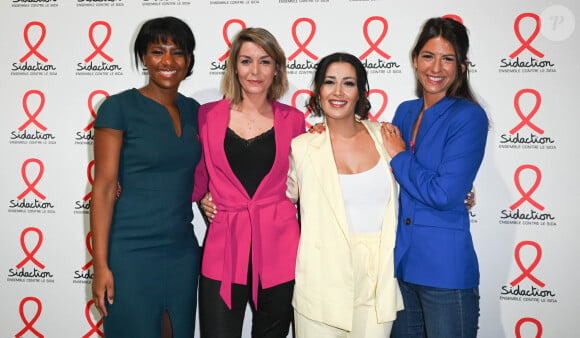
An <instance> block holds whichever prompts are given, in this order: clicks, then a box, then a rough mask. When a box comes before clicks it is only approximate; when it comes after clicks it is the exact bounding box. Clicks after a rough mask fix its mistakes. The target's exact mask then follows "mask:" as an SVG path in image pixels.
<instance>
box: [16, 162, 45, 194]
mask: <svg viewBox="0 0 580 338" xmlns="http://www.w3.org/2000/svg"><path fill="white" fill-rule="evenodd" d="M30 163H36V164H38V167H39V168H40V169H39V171H38V175H37V176H36V178H35V179H34V181H33V182H32V183H30V181H29V180H28V177H27V176H26V167H28V165H29V164H30ZM21 173H22V179H23V180H24V183H25V184H26V186H27V187H28V188H26V190H24V191H23V192H22V194H20V195H18V196H17V198H18V199H19V200H21V199H22V198H24V196H26V195H27V194H28V193H29V192H32V193H34V194H35V195H36V196H38V197H39V198H40V199H41V200H44V199H46V196H44V195H43V194H42V193H41V192H40V191H38V190H36V188H35V186H36V185H37V184H38V182H40V179H41V178H42V174H44V164H43V163H42V161H41V160H39V159H36V158H29V159H28V160H26V161H24V163H22V170H21Z"/></svg>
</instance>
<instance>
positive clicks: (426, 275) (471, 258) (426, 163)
mask: <svg viewBox="0 0 580 338" xmlns="http://www.w3.org/2000/svg"><path fill="white" fill-rule="evenodd" d="M422 108H423V99H422V98H420V99H416V100H412V101H406V102H403V103H402V104H401V105H399V107H398V108H397V111H396V112H395V117H394V119H393V124H395V125H396V126H397V127H399V129H400V130H401V133H402V136H403V139H404V140H405V143H407V150H406V151H404V152H401V153H399V154H397V155H396V156H395V157H394V158H393V159H392V160H391V167H392V168H393V173H394V175H395V178H396V180H397V181H398V182H399V184H400V195H399V222H398V226H397V241H396V247H395V274H396V276H397V278H399V279H402V280H404V281H406V282H409V283H414V284H419V285H426V286H433V287H440V288H448V289H467V288H473V287H476V286H478V285H479V265H478V262H477V256H476V254H475V249H474V247H473V241H472V239H471V233H470V225H469V214H468V211H467V209H466V207H465V205H464V200H465V197H466V195H467V193H468V192H469V191H470V190H471V189H472V186H473V181H474V179H475V175H476V174H477V171H478V169H479V166H480V165H481V161H482V160H483V154H484V151H485V142H486V139H487V132H488V120H487V115H486V114H485V111H484V110H483V109H482V108H481V107H480V106H478V105H477V104H474V103H472V102H470V101H467V100H463V99H460V98H458V99H456V98H450V97H445V98H443V99H441V100H440V101H439V102H437V103H436V104H435V105H433V106H431V107H430V108H429V109H427V110H426V111H425V112H424V114H423V120H422V122H421V125H420V127H419V131H418V134H417V138H416V140H415V141H416V142H415V143H416V144H415V145H413V147H411V145H410V141H411V140H412V135H413V124H414V123H415V121H416V120H417V117H418V116H419V113H420V112H421V109H422Z"/></svg>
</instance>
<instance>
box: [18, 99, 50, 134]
mask: <svg viewBox="0 0 580 338" xmlns="http://www.w3.org/2000/svg"><path fill="white" fill-rule="evenodd" d="M32 94H35V95H38V96H39V97H40V104H39V105H38V109H36V111H35V112H34V114H31V113H30V110H28V97H30V95H32ZM44 101H45V98H44V94H43V93H42V92H41V91H40V90H36V89H33V90H29V91H27V92H26V94H24V97H23V98H22V107H23V108H24V113H25V114H26V116H28V121H26V122H24V124H23V125H21V126H20V127H19V128H18V130H20V131H23V130H24V129H25V128H26V127H28V125H30V124H31V123H34V124H35V125H36V126H37V127H38V128H40V129H41V130H42V131H46V127H45V126H44V125H43V124H42V123H40V122H38V121H37V120H36V117H37V116H38V114H40V112H41V111H42V108H44Z"/></svg>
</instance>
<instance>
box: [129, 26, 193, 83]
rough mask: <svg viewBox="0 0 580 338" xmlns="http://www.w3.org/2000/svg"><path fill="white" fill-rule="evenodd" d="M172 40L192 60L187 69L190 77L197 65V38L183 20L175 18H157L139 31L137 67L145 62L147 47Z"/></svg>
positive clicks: (134, 48)
mask: <svg viewBox="0 0 580 338" xmlns="http://www.w3.org/2000/svg"><path fill="white" fill-rule="evenodd" d="M169 39H171V40H172V41H173V42H174V43H175V44H176V45H177V47H179V48H181V49H183V51H184V52H185V54H186V55H187V57H188V58H189V59H190V60H191V61H190V62H189V66H188V67H187V74H186V75H185V77H188V76H189V75H191V73H192V69H193V64H194V63H195V62H194V61H195V59H194V55H193V50H194V49H195V37H194V36H193V32H192V31H191V28H189V26H188V25H187V24H186V23H185V22H184V21H183V20H181V19H178V18H176V17H173V16H166V17H161V18H155V19H151V20H148V21H146V22H145V23H144V24H143V25H142V26H141V29H140V30H139V33H138V34H137V38H136V39H135V45H134V47H133V52H134V54H135V65H136V66H137V67H138V65H139V64H140V63H142V62H143V55H145V54H146V53H147V47H148V46H149V44H150V43H152V42H153V43H154V42H161V43H166V42H167V40H169Z"/></svg>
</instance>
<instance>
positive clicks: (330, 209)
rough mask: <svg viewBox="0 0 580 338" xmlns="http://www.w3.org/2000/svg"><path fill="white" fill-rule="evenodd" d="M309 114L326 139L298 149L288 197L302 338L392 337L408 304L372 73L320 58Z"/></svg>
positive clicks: (304, 141)
mask: <svg viewBox="0 0 580 338" xmlns="http://www.w3.org/2000/svg"><path fill="white" fill-rule="evenodd" d="M313 92H314V94H313V96H312V99H311V100H310V102H309V108H310V109H311V111H312V114H314V115H318V116H320V115H322V116H323V117H324V120H325V129H324V130H323V131H321V132H319V133H308V134H303V135H301V136H298V137H296V138H295V139H294V140H293V141H292V150H291V156H290V172H289V174H288V191H287V194H288V196H289V197H290V198H291V199H292V200H294V201H298V200H299V204H300V219H301V237H300V243H299V248H298V257H297V261H296V284H295V289H294V298H293V305H294V316H295V324H296V337H298V338H304V337H306V338H307V337H317V338H318V337H366V338H373V337H388V336H389V334H390V330H391V326H392V322H393V320H395V317H396V314H397V311H398V310H400V309H402V307H403V303H402V299H401V296H400V292H399V289H398V285H397V281H396V279H395V277H394V268H393V249H394V246H395V230H396V224H397V208H398V205H397V199H398V186H397V183H396V181H395V180H394V178H393V176H392V174H391V170H390V166H389V161H390V157H389V156H388V154H387V153H386V151H385V148H384V146H383V140H382V136H381V132H380V125H379V124H378V123H373V122H369V121H368V111H369V109H370V103H369V101H368V99H367V94H368V82H367V74H366V71H365V69H364V67H363V65H362V64H361V62H360V61H359V59H357V58H356V57H355V56H353V55H350V54H344V53H336V54H332V55H329V56H327V57H325V58H323V59H322V60H321V61H320V63H319V64H318V67H317V70H316V73H315V76H314V90H313Z"/></svg>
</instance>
